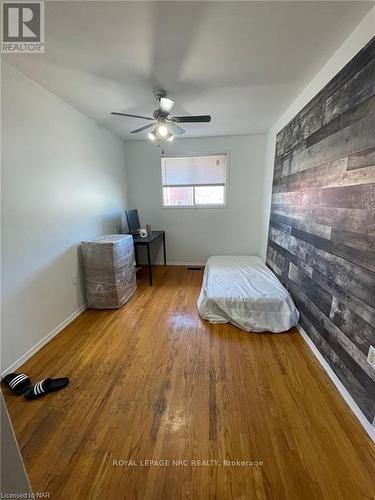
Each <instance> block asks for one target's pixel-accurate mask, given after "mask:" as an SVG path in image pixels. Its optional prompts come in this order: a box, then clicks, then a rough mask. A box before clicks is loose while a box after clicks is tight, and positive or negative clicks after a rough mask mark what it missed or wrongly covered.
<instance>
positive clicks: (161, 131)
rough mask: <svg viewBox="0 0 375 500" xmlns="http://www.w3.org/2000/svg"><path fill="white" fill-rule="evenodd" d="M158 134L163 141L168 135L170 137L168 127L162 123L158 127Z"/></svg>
mask: <svg viewBox="0 0 375 500" xmlns="http://www.w3.org/2000/svg"><path fill="white" fill-rule="evenodd" d="M158 134H159V136H160V137H162V138H163V139H164V138H165V137H167V135H168V129H167V127H166V125H165V124H164V123H161V124H160V125H158Z"/></svg>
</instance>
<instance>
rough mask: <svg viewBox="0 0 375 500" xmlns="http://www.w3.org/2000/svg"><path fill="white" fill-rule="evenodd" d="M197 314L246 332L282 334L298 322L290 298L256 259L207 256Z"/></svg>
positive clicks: (233, 256)
mask: <svg viewBox="0 0 375 500" xmlns="http://www.w3.org/2000/svg"><path fill="white" fill-rule="evenodd" d="M197 305H198V311H199V314H200V315H201V316H202V318H204V319H207V320H208V321H210V323H232V324H233V325H236V326H238V327H239V328H241V329H242V330H245V331H247V332H250V331H251V332H263V331H269V332H274V333H277V332H283V331H286V330H289V328H291V327H292V326H294V325H296V324H297V323H298V319H299V313H298V310H297V309H296V306H295V305H294V302H293V299H292V297H291V296H290V295H289V293H288V291H287V290H286V289H285V288H284V287H283V285H282V284H281V283H280V282H279V280H278V279H277V278H276V276H275V275H274V274H273V273H272V271H270V270H269V269H268V267H267V266H266V265H265V264H264V263H263V262H262V260H261V259H260V258H259V257H254V256H247V255H245V256H237V255H223V256H214V257H210V258H209V259H208V261H207V264H206V268H205V271H204V275H203V283H202V289H201V292H200V295H199V299H198V304H197Z"/></svg>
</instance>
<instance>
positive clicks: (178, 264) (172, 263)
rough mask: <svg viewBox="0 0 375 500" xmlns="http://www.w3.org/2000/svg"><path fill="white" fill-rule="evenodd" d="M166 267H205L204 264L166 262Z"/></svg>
mask: <svg viewBox="0 0 375 500" xmlns="http://www.w3.org/2000/svg"><path fill="white" fill-rule="evenodd" d="M167 265H168V266H205V265H206V263H205V262H168V263H167Z"/></svg>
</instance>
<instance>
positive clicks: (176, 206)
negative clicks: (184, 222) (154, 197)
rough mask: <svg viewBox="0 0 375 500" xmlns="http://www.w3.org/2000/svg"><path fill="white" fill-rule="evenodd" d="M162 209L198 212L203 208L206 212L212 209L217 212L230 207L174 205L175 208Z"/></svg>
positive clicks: (165, 208) (164, 206)
mask: <svg viewBox="0 0 375 500" xmlns="http://www.w3.org/2000/svg"><path fill="white" fill-rule="evenodd" d="M160 208H161V209H163V210H171V209H172V210H173V209H177V210H181V209H185V210H198V209H201V208H203V209H204V210H207V209H212V208H213V209H215V210H217V209H218V208H222V209H225V208H228V205H227V204H226V205H174V206H166V205H162V206H161V207H160Z"/></svg>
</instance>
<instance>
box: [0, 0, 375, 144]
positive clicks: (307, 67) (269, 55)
mask: <svg viewBox="0 0 375 500" xmlns="http://www.w3.org/2000/svg"><path fill="white" fill-rule="evenodd" d="M373 5H374V4H373V3H372V2H361V1H353V2H351V1H343V2H338V1H336V2H328V1H318V2H314V1H301V2H295V1H294V2H283V1H277V2H267V1H263V2H127V1H115V2H108V1H102V2H98V1H97V2H78V1H74V2H65V1H58V2H45V9H46V12H45V28H46V38H45V46H46V52H45V54H39V55H36V54H35V55H34V54H33V55H30V54H27V55H7V56H6V57H4V59H6V61H7V62H9V63H10V64H12V65H14V66H16V67H17V68H18V69H19V70H20V71H22V72H23V73H25V74H26V75H28V76H29V77H30V78H32V79H33V80H35V81H37V82H39V83H40V84H41V85H42V86H44V87H46V88H47V89H49V90H50V91H51V92H53V93H55V94H56V95H58V96H59V97H61V98H62V99H63V100H65V101H66V102H68V103H70V104H71V105H73V106H75V107H76V108H77V109H79V110H80V111H82V112H83V113H84V114H85V115H87V116H88V117H90V118H93V119H94V120H95V121H96V122H97V123H99V124H101V125H102V126H104V127H106V128H108V129H109V130H111V131H113V132H115V133H116V134H118V135H119V136H121V137H123V138H125V139H130V138H131V139H135V138H137V139H144V138H145V136H146V132H143V133H140V134H137V136H135V135H130V133H129V132H130V130H133V129H135V128H138V127H141V126H142V125H146V124H147V122H146V121H142V120H138V119H132V118H122V117H115V116H110V114H109V113H110V112H111V111H121V112H127V113H135V114H142V115H143V114H146V115H149V114H150V113H152V111H153V110H154V109H155V108H156V107H157V103H156V101H155V100H154V98H153V88H165V89H166V90H167V91H168V95H169V96H170V97H172V98H173V99H175V100H176V105H175V107H174V109H173V111H174V114H176V115H178V114H179V115H182V114H183V115H185V114H211V115H212V122H211V123H210V124H186V130H187V133H186V134H185V136H184V137H200V136H212V135H228V134H229V135H233V134H249V133H260V132H265V131H267V130H268V129H269V128H270V127H271V126H272V125H273V123H274V122H275V121H276V120H277V118H278V117H279V116H280V114H281V113H282V112H283V111H284V110H285V109H286V108H287V107H288V105H289V104H290V103H291V102H292V100H293V98H295V97H296V95H297V94H298V92H299V91H300V90H302V88H303V87H304V86H305V85H306V84H307V83H308V82H309V81H310V80H311V78H312V77H313V76H314V74H315V73H316V72H317V71H318V70H319V69H320V67H321V66H322V65H323V64H324V63H325V62H326V61H327V60H328V58H329V57H330V55H331V54H332V53H333V52H334V51H335V49H336V48H337V47H338V46H339V45H340V44H341V43H342V42H343V41H344V40H345V38H346V37H347V36H348V34H349V33H350V32H351V31H352V30H353V29H354V28H355V26H356V25H357V24H358V23H359V22H360V20H361V19H362V18H363V17H364V16H365V14H366V13H367V12H368V11H369V10H370V8H371V6H373ZM56 119H58V117H56Z"/></svg>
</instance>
